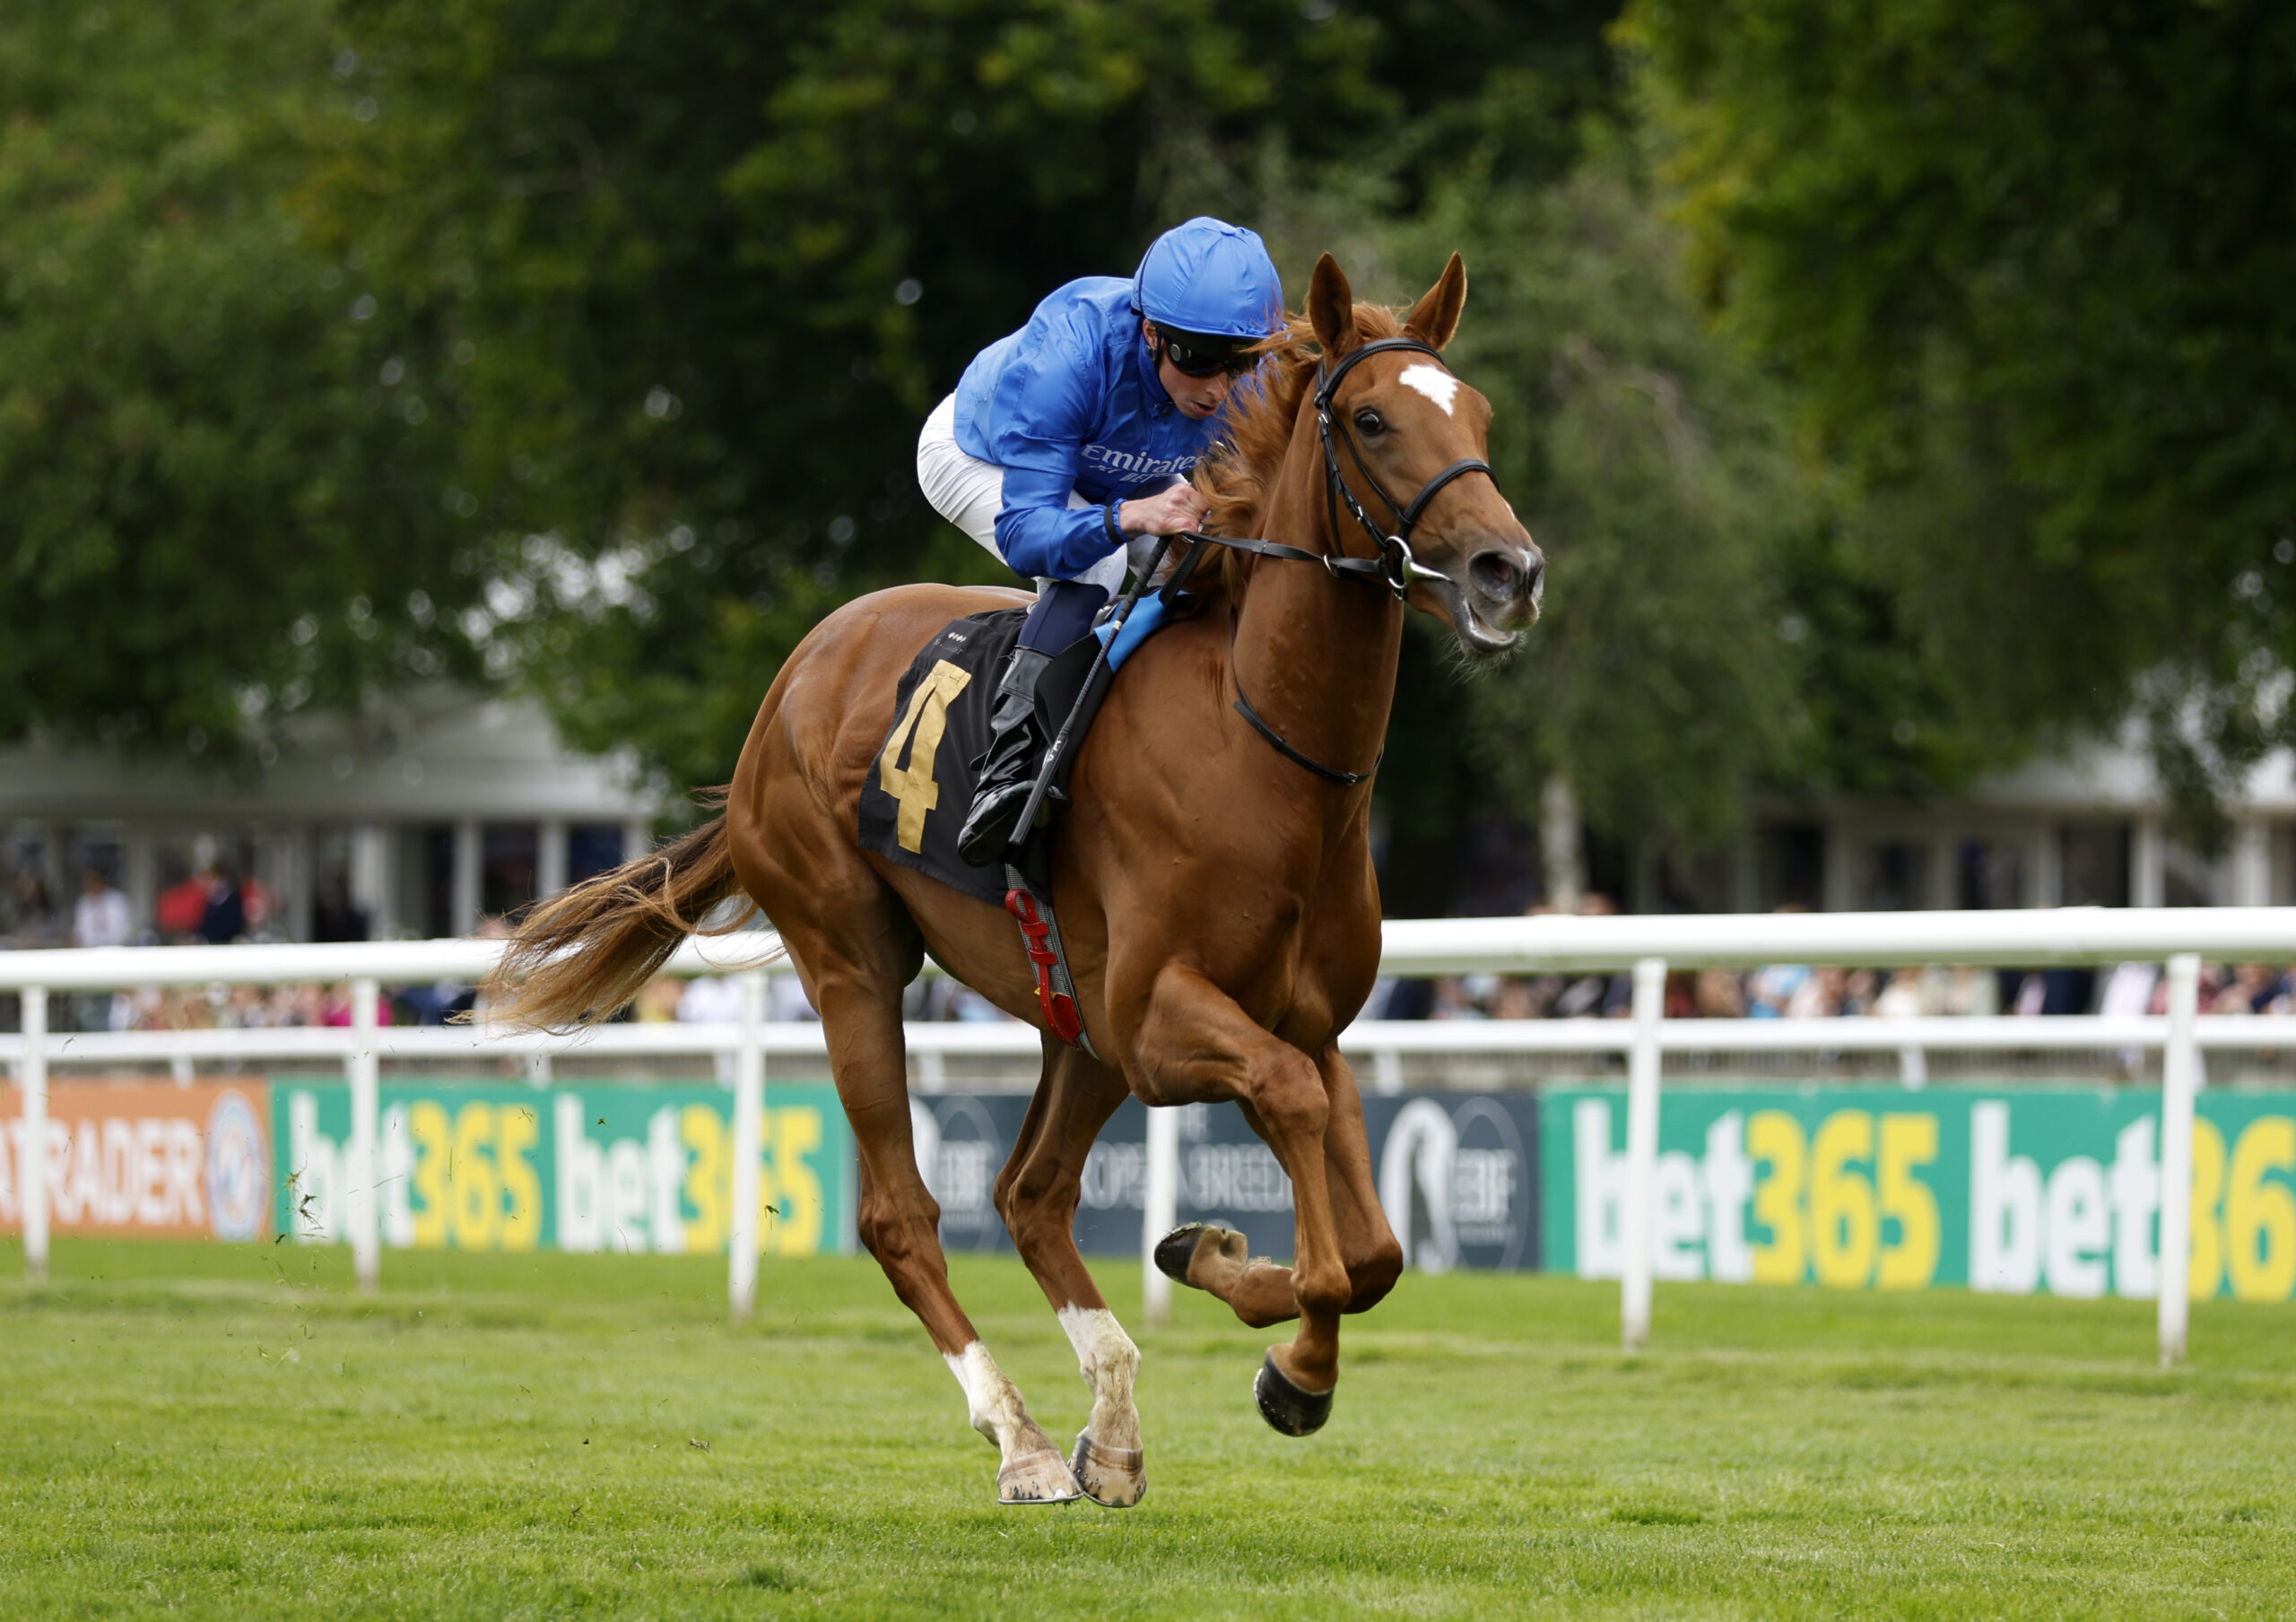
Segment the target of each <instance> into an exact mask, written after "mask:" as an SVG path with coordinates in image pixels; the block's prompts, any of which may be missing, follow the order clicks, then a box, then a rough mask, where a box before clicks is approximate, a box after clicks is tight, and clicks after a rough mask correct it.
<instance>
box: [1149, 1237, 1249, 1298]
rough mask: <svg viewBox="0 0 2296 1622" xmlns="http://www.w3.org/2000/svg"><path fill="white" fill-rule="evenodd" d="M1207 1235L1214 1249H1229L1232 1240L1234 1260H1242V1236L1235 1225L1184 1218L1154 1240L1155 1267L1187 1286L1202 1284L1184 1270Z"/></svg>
mask: <svg viewBox="0 0 2296 1622" xmlns="http://www.w3.org/2000/svg"><path fill="white" fill-rule="evenodd" d="M1207 1239H1208V1240H1210V1241H1212V1243H1213V1246H1214V1248H1217V1249H1229V1248H1230V1243H1231V1241H1233V1250H1232V1254H1233V1255H1234V1257H1235V1259H1236V1260H1238V1261H1239V1262H1240V1261H1241V1260H1243V1256H1244V1244H1243V1239H1244V1236H1243V1235H1241V1234H1239V1233H1238V1232H1237V1231H1236V1230H1235V1229H1234V1228H1232V1227H1213V1226H1212V1225H1211V1224H1210V1223H1208V1222H1183V1223H1181V1224H1180V1226H1179V1227H1176V1228H1174V1229H1172V1231H1171V1232H1170V1233H1168V1234H1166V1235H1165V1236H1163V1237H1162V1238H1161V1239H1159V1240H1157V1241H1156V1271H1158V1272H1160V1273H1162V1274H1163V1275H1164V1276H1165V1277H1166V1278H1168V1279H1177V1280H1178V1282H1180V1283H1182V1284H1185V1285H1187V1287H1188V1288H1190V1289H1202V1288H1204V1286H1202V1285H1201V1284H1198V1283H1197V1282H1196V1280H1195V1279H1191V1278H1189V1277H1188V1276H1187V1270H1188V1269H1189V1268H1190V1267H1192V1266H1193V1265H1195V1262H1196V1256H1197V1254H1198V1253H1200V1252H1201V1251H1202V1250H1203V1249H1204V1245H1205V1241H1206V1240H1207Z"/></svg>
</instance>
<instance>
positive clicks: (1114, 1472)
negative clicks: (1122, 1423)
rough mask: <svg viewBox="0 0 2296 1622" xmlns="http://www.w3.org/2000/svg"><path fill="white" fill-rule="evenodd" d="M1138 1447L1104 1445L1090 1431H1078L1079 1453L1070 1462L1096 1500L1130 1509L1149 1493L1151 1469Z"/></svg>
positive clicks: (1075, 1474)
mask: <svg viewBox="0 0 2296 1622" xmlns="http://www.w3.org/2000/svg"><path fill="white" fill-rule="evenodd" d="M1143 1457H1144V1455H1143V1453H1142V1452H1141V1450H1140V1449H1139V1448H1136V1447H1102V1446H1101V1445H1100V1444H1099V1443H1097V1442H1095V1441H1093V1440H1092V1434H1091V1432H1090V1431H1083V1430H1080V1431H1078V1432H1077V1433H1076V1456H1075V1457H1074V1458H1073V1459H1071V1460H1070V1461H1069V1462H1068V1469H1069V1471H1070V1473H1071V1474H1073V1475H1074V1476H1075V1478H1076V1484H1077V1485H1078V1486H1079V1487H1082V1488H1083V1489H1084V1496H1086V1497H1088V1498H1090V1499H1091V1501H1092V1502H1093V1503H1095V1504H1099V1505H1105V1506H1106V1507H1108V1508H1109V1509H1130V1508H1131V1507H1132V1506H1133V1505H1135V1504H1137V1503H1139V1502H1140V1500H1141V1499H1142V1498H1143V1497H1144V1496H1147V1492H1148V1470H1147V1468H1146V1466H1145V1465H1144V1463H1143V1462H1142V1461H1143Z"/></svg>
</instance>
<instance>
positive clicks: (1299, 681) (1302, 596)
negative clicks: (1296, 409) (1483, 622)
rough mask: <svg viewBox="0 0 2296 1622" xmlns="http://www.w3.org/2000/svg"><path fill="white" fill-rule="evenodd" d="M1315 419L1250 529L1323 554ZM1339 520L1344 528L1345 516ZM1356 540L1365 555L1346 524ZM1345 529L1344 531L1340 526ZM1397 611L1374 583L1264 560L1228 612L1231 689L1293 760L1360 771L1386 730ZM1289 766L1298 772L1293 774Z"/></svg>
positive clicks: (1307, 421) (1327, 537)
mask: <svg viewBox="0 0 2296 1622" xmlns="http://www.w3.org/2000/svg"><path fill="white" fill-rule="evenodd" d="M1314 422H1315V418H1314V415H1313V414H1312V412H1302V414H1301V417H1300V429H1299V431H1298V432H1296V433H1295V434H1294V435H1293V438H1292V444H1291V453H1290V455H1288V456H1287V457H1286V458H1285V460H1284V465H1283V473H1282V475H1281V478H1280V482H1279V483H1278V486H1277V488H1276V490H1275V493H1274V496H1272V497H1271V498H1270V499H1269V501H1268V504H1267V509H1266V512H1265V515H1264V516H1263V518H1262V522H1261V525H1260V533H1262V534H1263V535H1264V536H1265V538H1266V539H1268V540H1270V541H1278V542H1283V544H1285V545H1287V546H1296V547H1299V548H1300V549H1302V550H1303V551H1314V552H1328V551H1330V550H1331V548H1332V536H1331V532H1330V526H1329V525H1328V523H1327V522H1326V515H1325V510H1324V499H1325V498H1324V464H1323V453H1322V450H1321V447H1320V443H1319V441H1318V438H1317V437H1316V432H1315V428H1314ZM1341 521H1342V522H1343V523H1345V524H1351V525H1352V524H1353V520H1352V518H1350V517H1349V516H1347V515H1346V514H1345V513H1344V511H1343V512H1342V514H1341ZM1354 527H1355V530H1356V532H1357V533H1355V534H1354V536H1353V537H1352V538H1353V539H1354V540H1356V541H1359V542H1363V544H1362V545H1359V546H1357V547H1355V548H1354V550H1355V551H1358V552H1365V551H1369V542H1368V540H1367V539H1366V538H1365V537H1363V536H1362V535H1361V525H1355V526H1354ZM1342 533H1343V534H1344V533H1346V532H1344V531H1343V532H1342ZM1402 646H1403V615H1402V614H1401V613H1400V612H1398V611H1397V609H1396V603H1395V600H1394V599H1393V597H1392V596H1390V595H1389V594H1388V593H1387V591H1386V590H1385V589H1384V588H1382V587H1380V586H1378V585H1374V584H1371V583H1369V582H1366V581H1362V580H1353V579H1340V578H1336V577H1334V576H1333V575H1332V574H1331V572H1330V571H1329V570H1327V569H1323V568H1317V567H1316V566H1315V565H1313V564H1309V563H1297V562H1283V561H1279V560H1276V559H1269V558H1262V559H1259V560H1258V561H1257V563H1256V564H1255V566H1254V567H1253V569H1252V577H1251V582H1250V585H1249V586H1248V588H1247V589H1246V590H1245V592H1244V594H1243V601H1242V604H1241V606H1240V607H1239V609H1238V610H1237V617H1236V641H1235V655H1234V670H1235V676H1236V685H1237V687H1238V689H1239V690H1240V692H1241V693H1242V695H1243V697H1245V698H1248V700H1249V701H1250V703H1251V706H1252V707H1253V708H1254V709H1256V710H1257V711H1258V712H1259V714H1260V716H1261V718H1262V719H1264V720H1265V721H1266V723H1267V724H1269V725H1270V726H1272V727H1274V729H1275V731H1276V732H1277V733H1279V734H1280V735H1281V736H1282V737H1283V740H1284V742H1287V743H1289V744H1291V747H1292V748H1294V749H1296V750H1299V751H1300V753H1301V754H1303V755H1306V756H1307V757H1308V758H1309V759H1312V760H1317V761H1320V762H1321V763H1323V764H1324V765H1326V766H1328V767H1331V768H1335V769H1336V770H1340V771H1349V772H1361V771H1368V770H1370V767H1371V763H1372V762H1373V761H1374V760H1375V759H1378V754H1379V750H1380V747H1381V745H1382V744H1383V743H1384V742H1386V740H1387V715H1388V712H1389V710H1390V709H1391V708H1392V707H1394V704H1395V696H1396V659H1397V656H1398V654H1399V652H1400V650H1401V648H1402ZM1288 769H1291V770H1300V768H1298V767H1290V768H1288Z"/></svg>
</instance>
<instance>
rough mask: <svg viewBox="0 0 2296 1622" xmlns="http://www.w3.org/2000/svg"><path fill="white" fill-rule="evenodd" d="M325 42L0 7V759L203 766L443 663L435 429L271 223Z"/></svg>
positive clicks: (318, 264) (239, 28)
mask: <svg viewBox="0 0 2296 1622" xmlns="http://www.w3.org/2000/svg"><path fill="white" fill-rule="evenodd" d="M326 63H327V51H326V25H325V22H324V19H323V17H322V16H321V14H320V13H316V12H314V11H313V9H312V8H311V7H309V6H308V5H304V4H286V3H284V0H280V3H273V0H255V3H252V4H249V3H245V0H242V3H240V4H221V3H219V0H187V3H186V4H179V5H168V6H159V7H152V6H122V7H119V8H118V9H117V11H113V10H111V9H109V8H107V7H106V6H103V5H100V4H79V5H42V6H30V7H22V6H19V7H12V8H10V9H9V10H8V11H6V12H5V13H0V103H4V105H5V106H6V108H7V115H6V118H5V121H4V123H0V484H4V486H5V488H6V490H7V491H8V500H7V505H6V507H5V510H4V514H0V738H13V737H17V736H21V735H22V734H23V733H25V732H27V731H28V730H30V729H31V728H34V727H46V728H53V729H56V730H57V731H59V732H61V733H87V734H100V735H102V736H105V737H108V738H111V739H115V740H119V741H122V742H141V743H143V744H144V745H146V746H156V745H162V744H164V745H169V746H177V747H180V746H185V745H187V746H188V747H189V748H191V749H192V750H194V751H195V752H198V751H202V750H205V751H207V752H208V753H209V755H210V758H211V759H222V758H226V757H228V756H230V755H231V754H232V753H233V752H235V751H236V750H239V749H240V748H241V747H242V746H244V747H248V748H260V747H262V742H263V739H262V734H263V733H264V732H265V728H266V727H267V726H268V724H269V723H270V722H271V721H272V720H273V719H274V718H275V717H276V716H280V715H283V714H285V713H289V712H291V711H293V710H295V709H297V708H299V707H302V706H303V705H306V704H320V703H325V704H331V705H335V706H338V707H355V705H356V703H357V700H358V697H359V694H360V692H361V689H362V687H363V686H364V685H365V684H366V683H367V682H369V681H373V680H377V679H381V678H387V677H391V676H396V675H407V674H415V675H421V674H428V673H434V672H439V671H441V670H443V669H445V668H447V663H446V662H447V659H448V656H449V655H451V654H452V653H453V651H454V650H453V648H452V647H451V646H449V647H447V648H445V649H444V650H443V651H442V649H441V647H440V646H439V645H438V641H439V639H438V638H436V637H435V636H434V635H433V634H432V633H433V631H434V629H435V627H436V624H437V620H438V617H439V614H440V613H441V612H446V611H449V610H451V609H452V608H453V607H454V606H455V605H454V603H452V602H451V601H450V600H449V595H450V592H449V586H448V585H442V584H441V582H442V581H443V582H449V583H450V582H451V577H450V576H449V575H448V570H447V568H446V560H447V555H448V546H449V544H450V542H451V533H452V531H453V529H454V527H455V522H456V520H455V515H454V514H453V513H451V512H447V511H442V510H441V509H440V507H439V501H438V498H437V495H436V494H435V490H436V488H437V486H436V484H435V482H432V481H428V480H423V479H421V478H419V477H418V476H417V474H416V473H415V472H414V469H415V468H416V467H418V466H420V465H422V464H423V463H424V461H425V459H426V457H427V456H428V455H430V454H431V442H430V441H431V437H426V435H425V434H424V433H423V431H422V429H421V428H420V426H419V424H420V421H421V417H420V413H419V411H418V410H417V409H416V408H413V407H412V406H407V407H404V408H402V409H393V407H394V405H395V403H396V402H394V401H393V400H392V399H391V398H390V397H389V391H387V389H385V388H384V387H383V386H381V384H380V383H378V382H377V381H376V378H377V368H378V366H379V365H380V364H381V363H382V360H383V354H382V352H380V351H378V349H377V347H376V345H375V344H374V343H373V342H372V337H371V334H370V330H369V325H368V324H367V323H366V322H365V321H364V319H363V317H364V314H365V312H367V311H370V310H371V309H372V308H373V305H372V303H371V301H370V300H366V299H365V298H364V295H363V294H362V292H361V286H360V278H359V276H358V274H357V272H356V269H355V265H354V266H353V267H352V268H348V269H346V267H345V266H344V265H343V264H342V263H341V262H335V263H332V264H331V263H330V262H329V261H328V260H327V258H326V257H325V256H323V255H322V254H320V253H319V252H317V251H316V249H315V248H314V247H313V246H312V245H311V243H310V242H309V239H308V238H306V237H304V236H303V235H302V234H301V233H300V227H299V225H298V222H297V221H296V220H295V219H294V217H293V216H292V215H291V213H289V211H288V210H287V209H286V207H285V205H284V194H285V190H286V187H287V186H289V185H290V184H291V181H292V179H293V178H294V176H295V174H296V173H297V172H299V171H298V168H297V166H298V164H299V162H300V155H299V152H298V150H297V145H296V143H295V142H294V141H293V140H292V139H291V137H289V136H288V135H287V134H286V133H285V131H284V129H283V125H282V122H281V115H282V113H283V112H285V111H287V110H288V109H289V108H291V104H292V102H293V101H294V100H295V99H296V98H297V97H298V96H299V95H300V94H301V93H303V87H305V86H307V85H309V84H311V83H313V82H318V81H323V80H324V78H325V75H326Z"/></svg>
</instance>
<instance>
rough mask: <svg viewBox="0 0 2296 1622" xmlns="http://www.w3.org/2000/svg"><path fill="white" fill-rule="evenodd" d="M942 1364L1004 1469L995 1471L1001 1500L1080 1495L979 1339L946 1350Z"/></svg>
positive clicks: (1048, 1500) (1056, 1500)
mask: <svg viewBox="0 0 2296 1622" xmlns="http://www.w3.org/2000/svg"><path fill="white" fill-rule="evenodd" d="M941 1361H943V1362H944V1363H946V1364H947V1365H948V1366H949V1372H950V1373H951V1374H952V1375H955V1376H956V1381H957V1386H958V1389H960V1390H961V1391H962V1392H964V1394H965V1417H966V1418H969V1419H970V1420H971V1421H972V1427H973V1429H975V1430H977V1431H978V1432H979V1433H980V1434H981V1435H982V1436H987V1438H988V1439H989V1441H990V1442H992V1443H994V1444H996V1452H997V1454H998V1456H999V1457H1000V1458H1001V1459H1002V1460H1003V1461H1004V1467H1003V1468H1002V1469H1000V1470H998V1471H997V1472H996V1484H997V1496H999V1497H1000V1498H1002V1499H1003V1500H1004V1501H1005V1503H1007V1504H1061V1503H1065V1502H1066V1501H1067V1500H1069V1499H1071V1498H1074V1497H1075V1496H1077V1488H1076V1478H1075V1477H1074V1476H1073V1475H1071V1474H1069V1471H1068V1462H1067V1461H1066V1460H1065V1459H1064V1458H1063V1457H1062V1456H1061V1453H1060V1450H1059V1449H1058V1448H1057V1447H1055V1446H1053V1444H1052V1438H1051V1437H1049V1436H1046V1435H1045V1434H1044V1431H1043V1429H1042V1428H1041V1427H1039V1426H1038V1424H1037V1422H1036V1421H1035V1420H1034V1419H1031V1418H1029V1410H1028V1409H1026V1408H1025V1407H1023V1406H1022V1402H1021V1392H1020V1389H1019V1388H1018V1387H1017V1386H1015V1385H1014V1384H1013V1383H1012V1382H1011V1381H1010V1380H1007V1379H1006V1378H1005V1371H1004V1370H1003V1369H1000V1368H998V1367H997V1366H996V1358H994V1357H990V1356H989V1355H988V1348H987V1347H986V1346H983V1345H982V1344H981V1343H980V1342H979V1341H978V1340H975V1341H974V1342H973V1343H972V1344H971V1345H970V1346H968V1347H966V1348H965V1349H964V1350H963V1351H961V1352H956V1353H951V1352H943V1353H942V1354H941Z"/></svg>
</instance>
